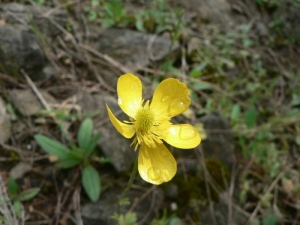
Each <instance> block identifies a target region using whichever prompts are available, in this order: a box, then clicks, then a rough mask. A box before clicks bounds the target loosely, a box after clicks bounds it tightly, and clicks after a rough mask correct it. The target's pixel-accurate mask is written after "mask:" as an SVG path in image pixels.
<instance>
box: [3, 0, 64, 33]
mask: <svg viewBox="0 0 300 225" xmlns="http://www.w3.org/2000/svg"><path fill="white" fill-rule="evenodd" d="M0 12H1V13H0V17H1V18H2V19H3V20H5V22H6V23H9V24H22V25H28V26H29V24H31V26H34V27H35V28H37V29H38V30H39V32H41V33H43V34H45V35H48V36H49V35H51V36H52V35H57V34H59V33H61V30H60V29H59V28H57V24H58V26H61V27H64V26H65V25H66V23H67V22H68V14H67V12H66V11H64V10H61V9H59V8H49V7H44V6H37V5H21V4H18V3H9V4H6V5H4V6H2V7H0Z"/></svg>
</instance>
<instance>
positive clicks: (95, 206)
mask: <svg viewBox="0 0 300 225" xmlns="http://www.w3.org/2000/svg"><path fill="white" fill-rule="evenodd" d="M122 191H123V189H121V188H111V189H109V190H107V191H106V192H104V193H103V194H102V195H101V197H100V199H99V200H98V201H97V202H95V203H87V204H85V205H84V206H83V207H82V210H81V215H82V219H83V224H84V225H94V224H95V225H96V224H102V225H115V224H117V223H116V222H115V220H113V219H112V218H111V217H112V216H113V215H114V214H115V213H117V212H118V198H119V197H120V195H121V193H122ZM144 193H145V192H143V191H135V190H130V191H129V192H128V194H127V195H126V198H128V199H129V201H130V203H131V205H123V206H122V207H121V209H120V211H121V213H126V212H128V210H129V209H130V208H131V206H132V205H133V204H134V202H135V200H136V199H140V198H141V196H142V195H143V194H144ZM152 201H154V202H152ZM162 201H163V194H162V191H161V190H160V189H158V188H156V189H155V190H154V191H152V192H151V193H150V194H149V195H148V196H146V197H145V198H144V199H143V200H141V202H139V203H138V205H137V206H136V207H135V208H134V209H133V213H136V216H137V220H141V219H142V218H143V217H144V216H145V215H147V213H148V212H149V210H150V214H149V216H148V218H147V221H150V220H151V219H150V218H151V217H153V213H154V211H156V212H157V211H158V210H159V209H160V208H161V205H162ZM152 204H153V205H152Z"/></svg>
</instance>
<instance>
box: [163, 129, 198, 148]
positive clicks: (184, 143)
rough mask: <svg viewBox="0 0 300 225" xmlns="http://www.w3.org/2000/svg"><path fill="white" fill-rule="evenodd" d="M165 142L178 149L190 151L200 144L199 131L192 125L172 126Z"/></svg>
mask: <svg viewBox="0 0 300 225" xmlns="http://www.w3.org/2000/svg"><path fill="white" fill-rule="evenodd" d="M164 141H165V142H167V143H169V144H170V145H172V146H174V147H176V148H183V149H190V148H195V147H197V146H198V145H199V144H200V141H201V138H200V135H199V132H198V130H197V129H196V128H195V127H194V126H192V125H190V124H178V125H170V127H169V128H168V131H167V134H166V137H165V138H164Z"/></svg>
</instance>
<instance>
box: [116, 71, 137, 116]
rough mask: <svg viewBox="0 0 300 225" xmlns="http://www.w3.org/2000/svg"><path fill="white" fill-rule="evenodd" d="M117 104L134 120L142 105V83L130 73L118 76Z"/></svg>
mask: <svg viewBox="0 0 300 225" xmlns="http://www.w3.org/2000/svg"><path fill="white" fill-rule="evenodd" d="M117 90H118V104H119V106H120V107H121V109H122V110H123V111H124V112H125V113H126V114H127V115H128V116H130V117H132V118H135V114H136V111H137V110H138V109H139V108H140V107H141V104H142V82H141V80H140V79H139V78H138V77H137V76H134V75H133V74H131V73H126V74H124V75H122V76H120V78H119V80H118V85H117Z"/></svg>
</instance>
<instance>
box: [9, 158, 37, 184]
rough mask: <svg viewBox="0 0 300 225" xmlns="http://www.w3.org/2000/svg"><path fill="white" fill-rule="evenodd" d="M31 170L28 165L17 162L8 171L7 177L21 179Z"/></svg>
mask: <svg viewBox="0 0 300 225" xmlns="http://www.w3.org/2000/svg"><path fill="white" fill-rule="evenodd" d="M31 168H32V167H31V165H30V164H29V163H27V162H19V163H18V164H17V165H15V166H14V167H13V168H12V169H11V170H10V171H9V175H10V176H11V177H12V178H14V179H15V180H16V179H19V178H22V177H23V176H24V174H25V173H27V172H29V171H30V170H31Z"/></svg>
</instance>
